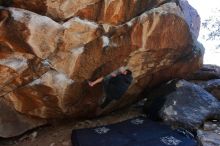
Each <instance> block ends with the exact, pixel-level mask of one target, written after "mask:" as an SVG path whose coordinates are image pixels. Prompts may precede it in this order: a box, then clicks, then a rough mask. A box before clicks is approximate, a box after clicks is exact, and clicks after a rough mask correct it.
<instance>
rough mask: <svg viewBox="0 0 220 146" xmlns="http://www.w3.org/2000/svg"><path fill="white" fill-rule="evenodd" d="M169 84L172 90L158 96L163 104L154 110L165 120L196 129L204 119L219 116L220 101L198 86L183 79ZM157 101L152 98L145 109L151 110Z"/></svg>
mask: <svg viewBox="0 0 220 146" xmlns="http://www.w3.org/2000/svg"><path fill="white" fill-rule="evenodd" d="M174 85H175V86H174ZM167 86H169V84H168V85H167ZM170 86H171V87H170V88H169V89H172V90H171V91H170V92H168V94H167V95H164V96H163V97H159V98H161V99H163V100H164V104H163V105H162V106H161V107H160V109H159V110H158V109H157V110H156V111H158V115H159V117H160V118H161V119H163V120H164V121H165V122H167V123H170V124H172V125H176V126H181V127H186V128H190V129H197V128H199V127H200V126H201V125H202V124H203V122H204V121H205V120H206V119H208V118H213V117H218V118H219V117H220V102H219V101H218V100H217V99H216V98H215V97H214V96H212V95H211V94H209V93H208V92H207V91H205V90H204V89H203V88H201V87H200V86H198V85H195V84H192V83H190V82H187V81H184V80H180V81H178V82H176V83H175V84H173V83H171V85H170ZM157 101H158V100H157V99H154V100H153V102H152V104H146V106H147V107H145V109H148V111H152V109H154V108H155V107H154V105H155V103H156V102H157ZM157 108H158V107H157ZM148 111H147V112H148ZM155 113H156V112H155ZM155 113H154V114H155ZM148 114H151V113H149V112H148Z"/></svg>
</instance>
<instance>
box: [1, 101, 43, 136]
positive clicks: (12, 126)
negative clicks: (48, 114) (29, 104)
mask: <svg viewBox="0 0 220 146" xmlns="http://www.w3.org/2000/svg"><path fill="white" fill-rule="evenodd" d="M45 124H46V121H43V120H39V119H33V118H28V117H26V116H24V115H21V114H19V113H18V112H16V111H15V110H14V109H13V108H11V107H10V106H9V104H8V103H7V102H6V101H4V100H2V99H1V100H0V137H4V138H8V137H14V136H17V135H19V134H22V133H24V132H26V131H28V130H30V129H33V128H36V127H38V126H42V125H45Z"/></svg>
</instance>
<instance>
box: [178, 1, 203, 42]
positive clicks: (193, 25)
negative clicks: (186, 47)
mask: <svg viewBox="0 0 220 146" xmlns="http://www.w3.org/2000/svg"><path fill="white" fill-rule="evenodd" d="M179 4H180V6H181V8H182V11H183V14H184V18H185V20H186V22H187V23H188V25H189V28H190V30H191V32H192V33H193V35H194V37H195V38H196V39H197V38H198V36H199V30H200V24H201V19H200V16H199V14H198V12H197V11H196V9H195V8H193V7H192V6H191V5H190V4H189V2H188V1H187V0H179Z"/></svg>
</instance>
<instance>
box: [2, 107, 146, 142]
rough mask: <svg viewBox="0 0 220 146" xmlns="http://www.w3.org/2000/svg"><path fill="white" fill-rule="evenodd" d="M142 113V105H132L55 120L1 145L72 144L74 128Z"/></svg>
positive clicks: (114, 121)
mask: <svg viewBox="0 0 220 146" xmlns="http://www.w3.org/2000/svg"><path fill="white" fill-rule="evenodd" d="M141 114H142V110H141V108H140V106H131V107H128V108H125V109H122V110H120V111H117V112H113V113H111V114H110V115H108V116H103V117H99V118H96V119H92V120H82V121H74V120H71V119H68V120H63V121H59V122H53V123H52V124H51V125H47V126H44V127H41V128H38V129H35V130H32V131H29V132H27V133H26V134H24V135H23V136H20V137H17V138H14V139H0V146H72V144H71V139H70V138H71V132H72V130H73V129H80V128H91V127H96V126H102V125H107V124H113V123H118V122H121V121H124V120H127V119H130V118H133V117H137V116H139V115H141Z"/></svg>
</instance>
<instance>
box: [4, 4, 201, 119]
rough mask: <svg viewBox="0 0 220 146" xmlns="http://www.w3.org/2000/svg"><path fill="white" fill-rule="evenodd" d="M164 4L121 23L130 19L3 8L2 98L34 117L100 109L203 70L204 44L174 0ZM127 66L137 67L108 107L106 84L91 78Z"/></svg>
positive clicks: (87, 114)
mask: <svg viewBox="0 0 220 146" xmlns="http://www.w3.org/2000/svg"><path fill="white" fill-rule="evenodd" d="M17 2H18V1H17ZM20 2H22V3H30V2H29V1H20ZM31 2H32V1H31ZM71 2H72V1H71ZM109 2H113V1H109ZM114 2H116V1H114ZM132 2H138V1H132ZM161 2H162V1H161ZM34 3H35V2H34V1H33V3H32V4H34ZM39 3H40V2H39ZM80 3H81V4H82V3H85V4H86V5H89V4H91V3H92V1H90V2H89V1H82V2H81V1H80ZM80 3H79V4H80ZM157 3H159V1H158V2H157ZM14 4H15V3H14ZM109 4H111V3H109ZM122 4H123V3H122ZM160 4H161V5H158V7H155V5H156V3H155V5H150V6H148V7H147V9H149V10H148V11H145V12H144V13H142V14H140V13H141V11H140V12H138V14H139V15H138V16H137V17H135V18H133V19H132V20H130V18H129V19H127V17H126V19H124V18H122V17H119V18H118V17H117V18H118V19H119V20H120V21H117V23H118V22H124V21H127V20H130V21H128V22H126V23H124V24H122V25H115V26H110V25H108V24H100V23H105V22H104V21H103V22H100V21H99V20H95V21H97V22H91V21H89V20H84V19H80V18H78V17H73V18H71V19H69V20H67V21H66V22H65V23H63V22H62V23H58V22H55V21H54V20H52V19H50V18H48V17H46V16H42V15H39V14H36V13H33V12H30V11H27V10H23V9H19V8H1V9H0V20H1V21H0V33H1V36H0V47H1V52H0V53H1V56H0V64H1V68H2V69H1V72H2V78H3V81H2V82H1V84H0V87H1V95H2V98H5V99H7V100H9V101H10V102H11V103H12V105H13V107H14V108H15V109H16V110H17V111H19V112H20V113H23V114H26V115H31V116H35V117H41V118H46V119H48V118H62V117H66V116H71V117H76V118H77V117H94V116H97V115H100V114H103V113H107V112H110V111H112V110H115V109H117V108H120V107H123V106H126V105H128V104H130V103H132V102H134V101H136V100H138V98H139V97H140V96H139V95H140V94H141V92H142V91H143V89H144V88H146V87H147V88H151V87H153V86H155V85H157V84H159V83H161V82H163V81H167V80H170V79H172V78H176V77H179V78H181V77H184V76H186V74H189V73H191V72H193V71H195V70H197V69H198V68H200V66H201V65H202V57H203V51H202V50H201V48H200V47H199V46H198V45H197V44H196V42H194V40H193V39H192V35H191V32H190V30H189V27H188V25H187V23H186V22H185V21H184V17H183V13H182V11H181V9H180V8H179V6H178V5H177V4H176V3H175V2H168V3H165V2H163V3H160ZM91 5H92V4H91ZM26 6H28V5H25V4H24V5H22V8H26ZM111 7H112V6H111ZM28 8H31V7H28ZM77 8H79V9H80V8H81V7H77ZM42 9H44V7H42ZM100 11H102V10H101V9H100ZM121 11H122V10H121ZM123 11H125V10H123ZM91 13H93V12H92V11H91ZM48 16H49V15H48ZM131 16H132V17H134V16H136V13H133V12H132V15H131ZM106 19H107V17H106ZM109 20H110V19H109ZM115 24H116V23H115ZM3 54H6V55H3ZM123 66H125V67H128V68H129V69H130V70H131V71H132V73H133V78H134V80H133V82H132V84H131V86H130V88H129V90H128V91H127V92H126V93H125V95H124V96H123V97H122V98H121V99H120V100H118V101H117V102H116V103H115V104H113V105H112V106H111V107H110V108H108V109H107V110H102V109H100V108H99V101H100V100H101V98H102V97H103V91H102V87H101V86H100V85H97V86H95V87H94V88H90V87H89V86H88V84H87V82H86V81H87V80H94V79H96V78H98V77H100V76H105V75H107V74H109V73H111V72H112V71H114V70H117V69H119V68H120V67H123ZM8 74H9V75H8Z"/></svg>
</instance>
